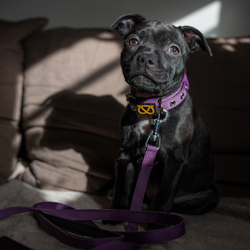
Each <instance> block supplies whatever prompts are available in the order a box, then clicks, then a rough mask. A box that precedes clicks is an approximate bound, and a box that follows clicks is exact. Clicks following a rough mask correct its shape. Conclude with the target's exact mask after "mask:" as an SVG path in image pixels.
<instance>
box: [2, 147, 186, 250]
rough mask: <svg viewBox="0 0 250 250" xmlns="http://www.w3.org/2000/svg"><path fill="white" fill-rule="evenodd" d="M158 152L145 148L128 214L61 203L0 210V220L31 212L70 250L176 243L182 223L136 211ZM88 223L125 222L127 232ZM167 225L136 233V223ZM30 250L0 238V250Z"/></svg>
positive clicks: (161, 214) (170, 216)
mask: <svg viewBox="0 0 250 250" xmlns="http://www.w3.org/2000/svg"><path fill="white" fill-rule="evenodd" d="M157 150H158V148H157V147H155V146H152V145H148V148H147V151H146V154H145V156H144V159H143V163H142V168H141V171H140V174H139V177H138V180H137V183H136V188H135V192H134V195H133V199H132V203H131V209H130V210H117V209H99V210H75V209H74V208H72V207H69V206H67V205H64V204H61V203H53V202H42V203H38V204H36V205H34V206H33V207H11V208H5V209H2V210H0V220H2V219H4V218H6V217H8V216H11V215H15V214H19V213H24V212H31V211H33V212H34V216H35V218H36V219H37V220H38V221H39V223H40V225H41V226H42V227H43V229H44V230H45V231H46V232H47V233H49V234H50V235H52V236H54V237H56V238H57V239H58V240H60V241H61V242H63V243H65V244H67V245H70V246H72V247H76V248H81V249H91V250H110V249H119V250H134V249H139V248H140V246H141V245H142V244H153V243H160V242H165V241H169V240H173V239H176V238H178V237H180V236H182V235H183V234H184V233H185V227H184V220H183V218H182V217H180V216H178V215H174V214H169V213H164V212H154V211H140V210H141V207H142V202H143V197H144V194H145V190H146V187H147V183H148V179H149V176H150V173H151V170H152V167H153V165H154V160H155V157H156V154H157ZM92 220H109V221H127V222H128V229H127V232H111V231H107V230H103V229H100V228H99V227H98V226H97V225H96V224H94V223H93V222H92ZM140 222H142V223H160V224H168V225H171V227H165V228H161V229H157V230H149V231H139V232H138V223H140ZM1 249H2V250H9V249H11V250H31V249H30V248H28V247H26V246H24V245H21V244H20V243H17V242H15V241H13V240H12V239H9V238H8V237H1V238H0V250H1Z"/></svg>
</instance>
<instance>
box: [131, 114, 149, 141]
mask: <svg viewBox="0 0 250 250" xmlns="http://www.w3.org/2000/svg"><path fill="white" fill-rule="evenodd" d="M152 131H153V126H152V124H151V117H150V116H146V115H145V116H142V115H139V116H138V118H137V123H136V126H135V127H134V129H133V132H134V134H135V136H136V137H138V138H139V139H142V137H145V136H148V135H149V134H151V133H152Z"/></svg>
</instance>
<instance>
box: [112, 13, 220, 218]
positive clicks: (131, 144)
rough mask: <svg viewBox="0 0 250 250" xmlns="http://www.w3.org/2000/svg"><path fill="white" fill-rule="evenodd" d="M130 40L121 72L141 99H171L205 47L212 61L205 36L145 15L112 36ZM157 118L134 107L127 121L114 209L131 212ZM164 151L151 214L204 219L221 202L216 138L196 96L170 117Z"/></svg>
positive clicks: (122, 23)
mask: <svg viewBox="0 0 250 250" xmlns="http://www.w3.org/2000/svg"><path fill="white" fill-rule="evenodd" d="M115 29H116V30H117V32H118V33H119V34H120V35H121V36H122V38H123V39H124V49H123V51H122V54H121V66H122V70H123V74H124V77H125V80H126V82H127V83H128V84H129V85H130V87H131V95H133V96H134V97H135V98H150V97H163V96H170V95H171V94H172V93H174V92H175V91H177V89H178V88H179V86H180V84H181V82H182V79H183V77H184V75H185V73H186V67H185V64H186V61H187V59H188V56H189V53H190V52H194V51H196V50H198V49H199V48H200V47H201V48H202V49H203V50H205V51H207V52H208V53H209V54H210V55H212V54H211V50H210V48H209V46H208V44H207V42H206V40H205V38H204V37H203V35H202V34H201V33H200V32H199V31H198V30H196V29H195V28H193V27H189V26H184V27H175V26H173V25H171V24H168V23H166V22H160V21H147V20H146V19H144V18H143V17H142V16H140V15H136V14H128V15H124V16H122V17H120V18H119V19H118V20H117V21H116V22H115V23H114V24H113V25H112V26H111V27H110V28H109V31H113V30H115ZM154 118H155V117H154V115H153V116H150V115H140V114H139V113H138V112H135V110H132V109H131V106H130V105H128V106H127V108H126V111H125V113H124V115H123V117H122V121H121V129H122V147H121V150H120V152H119V156H118V159H117V164H116V180H115V187H114V194H113V208H116V209H129V208H130V204H131V199H132V195H133V191H134V188H135V184H136V180H137V177H138V173H139V171H140V168H141V165H142V160H143V157H144V154H145V151H146V147H145V142H146V140H147V138H148V135H149V134H150V133H152V131H153V128H154V126H153V124H152V122H151V121H152V119H154ZM159 134H160V136H161V147H160V150H159V151H158V153H157V157H156V162H158V164H156V165H155V166H154V167H153V170H152V173H151V176H150V179H149V183H148V186H147V191H146V194H147V197H149V198H150V200H151V202H150V210H153V211H165V212H171V211H174V212H179V213H187V214H202V213H206V212H208V211H210V210H211V209H213V208H214V207H215V206H216V204H217V203H218V201H219V196H218V192H217V189H216V187H215V185H214V183H213V175H214V160H213V154H212V149H211V143H210V138H209V135H208V132H207V130H206V128H205V125H204V123H203V122H202V120H201V118H200V117H199V116H198V114H197V113H196V112H195V110H194V108H193V104H192V99H191V97H190V95H188V94H187V96H186V98H185V100H184V101H183V102H182V103H181V104H180V105H178V106H176V107H175V108H173V109H171V110H169V111H168V118H167V120H166V122H165V123H164V124H163V125H162V126H161V127H160V128H159Z"/></svg>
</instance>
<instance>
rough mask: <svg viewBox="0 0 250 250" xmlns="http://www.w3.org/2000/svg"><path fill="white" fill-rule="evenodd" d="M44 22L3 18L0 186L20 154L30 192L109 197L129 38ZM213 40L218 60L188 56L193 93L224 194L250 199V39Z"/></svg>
mask: <svg viewBox="0 0 250 250" xmlns="http://www.w3.org/2000/svg"><path fill="white" fill-rule="evenodd" d="M46 23H47V21H46V20H45V19H33V20H26V21H22V22H19V23H10V22H5V21H0V154H1V158H0V183H1V184H4V183H6V182H7V181H8V178H9V176H10V175H11V174H13V172H14V171H15V169H16V165H17V157H21V158H22V159H23V161H25V162H26V163H27V164H26V165H27V167H26V168H25V171H24V172H23V173H21V174H19V175H18V177H17V178H19V180H23V181H25V182H27V183H29V184H31V185H33V186H36V187H39V188H42V189H53V190H76V191H83V192H90V193H96V192H102V191H105V190H107V189H108V188H107V187H108V185H109V183H110V180H112V178H113V177H114V160H115V156H116V153H117V150H118V149H119V144H120V135H119V120H120V117H121V115H122V113H123V110H124V107H125V105H126V100H125V94H126V93H128V92H129V88H128V86H127V84H126V83H125V82H124V79H123V75H122V72H121V69H120V66H119V56H120V52H121V49H122V46H123V44H122V39H121V38H120V37H119V36H118V35H117V34H116V33H108V32H106V31H105V30H102V29H71V28H57V29H50V30H42V27H44V26H45V25H46ZM208 43H209V45H210V47H211V49H212V52H213V55H214V56H213V57H212V58H210V57H209V56H208V54H207V53H205V52H203V51H199V52H196V53H194V54H191V55H190V59H189V62H188V65H187V75H188V77H189V80H190V85H191V89H190V93H191V95H192V97H193V100H194V105H195V107H196V110H197V111H198V113H199V114H200V116H201V117H202V118H203V120H204V122H205V124H206V126H207V128H208V130H209V132H210V135H211V140H212V144H213V149H214V153H215V161H216V170H215V180H216V183H217V185H218V188H219V191H220V194H221V195H222V196H242V197H250V191H249V190H250V179H249V176H250V143H249V139H250V132H249V131H250V130H249V128H250V103H249V93H250V82H249V79H250V72H249V64H250V37H242V38H228V39H208ZM21 138H22V144H21ZM18 152H19V153H18ZM105 187H106V188H105Z"/></svg>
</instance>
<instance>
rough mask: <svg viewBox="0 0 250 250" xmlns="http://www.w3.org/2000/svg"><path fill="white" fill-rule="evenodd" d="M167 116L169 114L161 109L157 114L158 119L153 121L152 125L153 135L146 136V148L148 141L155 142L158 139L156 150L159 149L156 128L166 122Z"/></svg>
mask: <svg viewBox="0 0 250 250" xmlns="http://www.w3.org/2000/svg"><path fill="white" fill-rule="evenodd" d="M164 113H165V117H164V118H163V119H161V114H164ZM168 116H169V113H168V111H167V110H166V109H161V111H160V112H159V113H158V117H157V118H156V119H154V120H153V125H154V126H155V128H154V132H153V134H150V135H148V139H147V141H146V143H145V146H146V148H147V147H148V142H149V140H151V141H153V142H156V141H157V139H158V150H159V149H160V147H161V137H160V135H159V133H158V128H159V127H160V126H161V125H162V124H163V123H165V122H166V121H167V119H168Z"/></svg>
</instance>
